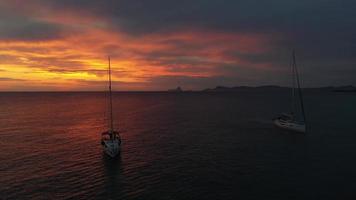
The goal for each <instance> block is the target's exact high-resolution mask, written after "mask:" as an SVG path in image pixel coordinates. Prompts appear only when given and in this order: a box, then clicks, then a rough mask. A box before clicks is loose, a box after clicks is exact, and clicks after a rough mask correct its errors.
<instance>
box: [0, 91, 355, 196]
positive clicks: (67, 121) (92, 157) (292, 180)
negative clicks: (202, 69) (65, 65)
mask: <svg viewBox="0 0 356 200" xmlns="http://www.w3.org/2000/svg"><path fill="white" fill-rule="evenodd" d="M288 97H289V93H287V92H282V91H279V92H278V91H269V92H267V91H265V92H261V91H256V90H255V91H241V92H234V93H115V94H114V116H115V124H116V127H119V128H120V130H122V131H123V132H122V133H121V137H122V139H123V146H122V154H121V158H119V159H114V160H113V159H109V158H107V157H106V156H105V155H104V154H103V153H102V149H101V146H100V133H101V132H102V131H104V130H105V129H106V121H105V110H106V106H105V102H106V101H105V99H106V98H105V94H104V93H0V199H356V190H355V189H356V161H355V158H356V95H355V94H351V93H350V94H346V93H332V92H316V91H315V92H311V91H309V92H307V93H305V104H306V109H307V117H308V122H309V125H310V127H309V132H308V134H306V135H302V134H293V133H289V132H285V131H282V130H279V129H276V128H275V127H274V126H273V125H272V123H271V119H272V118H273V117H275V116H276V114H278V113H280V112H283V111H287V110H288V108H289V101H288Z"/></svg>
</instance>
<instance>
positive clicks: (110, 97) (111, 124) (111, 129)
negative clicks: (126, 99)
mask: <svg viewBox="0 0 356 200" xmlns="http://www.w3.org/2000/svg"><path fill="white" fill-rule="evenodd" d="M108 60H109V106H110V133H112V132H113V131H114V124H113V114H112V91H111V64H110V56H109V57H108Z"/></svg>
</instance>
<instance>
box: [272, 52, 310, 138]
mask: <svg viewBox="0 0 356 200" xmlns="http://www.w3.org/2000/svg"><path fill="white" fill-rule="evenodd" d="M291 67H292V75H293V78H292V82H293V85H292V106H291V107H292V108H291V112H290V113H289V114H281V115H279V116H278V117H277V118H275V119H273V123H274V124H275V125H276V126H277V127H279V128H282V129H286V130H290V131H294V132H298V133H305V131H306V120H305V111H304V103H303V96H302V90H301V88H300V81H299V74H298V69H297V64H296V59H295V52H294V51H293V53H292V64H291ZM297 96H299V103H300V104H299V105H298V97H297ZM299 106H300V111H301V117H298V116H297V108H298V107H299Z"/></svg>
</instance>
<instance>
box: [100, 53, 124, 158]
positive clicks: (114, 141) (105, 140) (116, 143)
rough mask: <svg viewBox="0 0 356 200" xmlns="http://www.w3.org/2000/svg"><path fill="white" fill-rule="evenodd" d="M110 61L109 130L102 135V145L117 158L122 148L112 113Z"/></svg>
mask: <svg viewBox="0 0 356 200" xmlns="http://www.w3.org/2000/svg"><path fill="white" fill-rule="evenodd" d="M108 61H109V70H108V71H109V124H108V126H109V130H107V131H105V132H103V133H102V134H101V145H102V147H103V150H104V152H105V153H106V154H107V155H108V156H110V157H112V158H113V157H115V156H117V155H118V154H119V153H120V147H121V138H120V135H119V132H118V131H115V130H114V123H113V113H112V91H111V65H110V57H108Z"/></svg>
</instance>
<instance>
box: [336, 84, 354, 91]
mask: <svg viewBox="0 0 356 200" xmlns="http://www.w3.org/2000/svg"><path fill="white" fill-rule="evenodd" d="M333 91H334V92H356V87H354V86H352V85H346V86H340V87H334V88H333Z"/></svg>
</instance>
